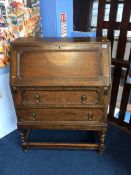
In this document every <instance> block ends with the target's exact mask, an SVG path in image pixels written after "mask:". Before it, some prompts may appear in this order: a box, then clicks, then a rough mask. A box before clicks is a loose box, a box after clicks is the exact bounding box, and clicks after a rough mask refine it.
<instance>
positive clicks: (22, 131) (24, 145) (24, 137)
mask: <svg viewBox="0 0 131 175" xmlns="http://www.w3.org/2000/svg"><path fill="white" fill-rule="evenodd" d="M29 133H30V130H27V129H26V130H25V129H20V135H21V146H22V149H23V151H24V152H27V150H28V146H27V139H28V136H29Z"/></svg>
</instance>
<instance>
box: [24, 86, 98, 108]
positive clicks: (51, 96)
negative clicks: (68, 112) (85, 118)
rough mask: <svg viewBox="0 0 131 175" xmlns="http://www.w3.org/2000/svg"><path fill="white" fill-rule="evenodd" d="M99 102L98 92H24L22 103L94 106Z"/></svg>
mask: <svg viewBox="0 0 131 175" xmlns="http://www.w3.org/2000/svg"><path fill="white" fill-rule="evenodd" d="M99 102H100V92H99V91H98V90H97V89H95V90H88V91H42V90H41V91H40V90H39V91H37V90H28V91H24V93H23V95H22V103H23V104H25V105H36V104H38V105H54V106H57V105H58V106H59V105H96V104H98V103H99Z"/></svg>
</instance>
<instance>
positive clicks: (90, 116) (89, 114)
mask: <svg viewBox="0 0 131 175" xmlns="http://www.w3.org/2000/svg"><path fill="white" fill-rule="evenodd" d="M87 117H88V121H92V120H93V114H92V112H89V113H88V114H87Z"/></svg>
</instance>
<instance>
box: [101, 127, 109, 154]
mask: <svg viewBox="0 0 131 175" xmlns="http://www.w3.org/2000/svg"><path fill="white" fill-rule="evenodd" d="M106 131H107V128H102V130H101V131H100V132H99V152H100V153H101V154H103V152H104V150H105V136H106Z"/></svg>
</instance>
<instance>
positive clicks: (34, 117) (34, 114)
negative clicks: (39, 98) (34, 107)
mask: <svg viewBox="0 0 131 175" xmlns="http://www.w3.org/2000/svg"><path fill="white" fill-rule="evenodd" d="M32 120H33V121H35V120H36V113H35V112H33V113H32Z"/></svg>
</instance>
